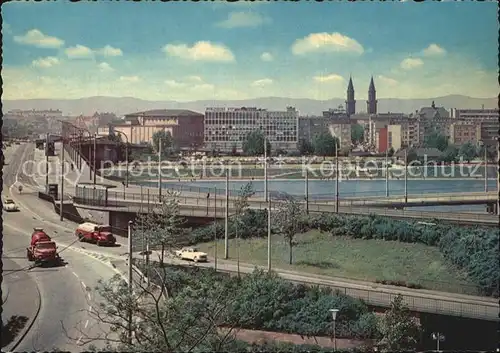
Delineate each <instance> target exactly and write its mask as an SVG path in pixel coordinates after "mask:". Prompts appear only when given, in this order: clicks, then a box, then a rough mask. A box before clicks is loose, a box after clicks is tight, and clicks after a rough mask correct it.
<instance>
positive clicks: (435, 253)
mask: <svg viewBox="0 0 500 353" xmlns="http://www.w3.org/2000/svg"><path fill="white" fill-rule="evenodd" d="M296 240H297V241H298V245H296V246H295V247H294V249H293V265H289V264H288V254H289V248H288V245H287V244H286V243H285V241H284V240H283V237H280V236H273V239H272V262H273V266H274V267H275V268H281V269H285V270H296V271H303V272H309V273H315V274H319V275H326V276H335V277H345V278H350V279H358V280H367V281H372V282H375V281H376V280H401V281H406V282H409V283H414V284H420V285H422V287H423V288H425V289H434V290H441V291H449V292H457V293H464V294H465V293H466V294H475V286H474V285H472V284H471V283H470V282H468V281H467V280H466V279H464V276H463V275H462V274H461V272H459V271H458V270H455V269H453V268H451V267H450V266H449V265H448V264H447V263H445V259H444V257H443V256H442V255H441V253H440V252H439V250H438V249H437V248H435V247H431V246H426V245H423V244H408V243H401V242H398V241H384V240H373V239H372V240H361V239H351V238H347V237H345V238H344V237H332V236H331V235H330V234H329V233H320V232H319V231H310V232H308V233H305V234H300V235H298V236H297V237H296ZM197 246H198V247H199V248H200V250H202V251H205V252H206V253H207V254H209V256H213V255H214V243H213V242H211V243H203V244H198V245H197ZM218 253H219V254H223V253H224V240H219V242H218ZM229 257H230V258H231V259H233V260H234V259H235V258H236V240H235V239H230V240H229ZM240 259H241V262H244V263H249V264H255V265H263V266H266V265H267V239H249V240H240Z"/></svg>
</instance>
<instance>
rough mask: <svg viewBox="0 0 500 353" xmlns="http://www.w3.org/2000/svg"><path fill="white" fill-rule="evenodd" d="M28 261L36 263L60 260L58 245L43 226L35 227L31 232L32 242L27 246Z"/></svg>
mask: <svg viewBox="0 0 500 353" xmlns="http://www.w3.org/2000/svg"><path fill="white" fill-rule="evenodd" d="M26 257H27V258H28V261H34V262H35V263H57V262H59V260H60V257H59V254H58V253H57V246H56V243H55V242H54V241H52V240H51V239H50V237H49V236H48V235H47V233H45V232H44V231H43V229H42V228H34V229H33V233H32V234H31V243H30V246H29V247H28V248H26Z"/></svg>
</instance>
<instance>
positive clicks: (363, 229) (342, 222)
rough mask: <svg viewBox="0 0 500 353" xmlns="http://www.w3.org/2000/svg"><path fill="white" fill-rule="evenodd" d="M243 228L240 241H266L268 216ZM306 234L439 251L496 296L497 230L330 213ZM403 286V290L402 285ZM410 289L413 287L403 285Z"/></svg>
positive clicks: (205, 234) (196, 236)
mask: <svg viewBox="0 0 500 353" xmlns="http://www.w3.org/2000/svg"><path fill="white" fill-rule="evenodd" d="M241 222H242V224H243V226H240V227H238V232H239V234H238V236H239V237H240V238H249V237H265V236H267V214H266V212H265V211H260V210H248V211H247V212H246V213H245V215H244V216H243V217H242V219H241ZM302 222H303V224H302V227H301V228H302V230H303V231H304V232H306V231H308V230H312V229H318V230H320V231H323V232H329V233H331V234H332V235H333V236H349V237H352V238H355V239H380V240H387V241H401V242H405V243H421V244H424V245H428V246H435V247H438V248H439V250H440V251H441V252H442V254H443V255H444V257H445V259H446V260H447V261H449V262H450V263H451V264H453V265H455V266H457V267H458V268H460V269H463V270H465V271H466V272H467V274H468V277H469V278H470V279H471V280H472V281H473V282H474V283H476V284H477V285H478V286H479V287H480V290H481V292H482V294H483V295H488V296H498V289H497V286H496V284H497V281H498V258H499V256H500V252H499V247H498V244H499V240H498V230H495V229H489V228H480V227H458V226H454V225H447V224H446V225H444V224H438V221H436V222H435V224H436V225H435V226H431V225H426V224H422V223H418V222H415V221H402V220H394V219H390V218H384V217H378V216H375V215H369V216H345V215H336V214H332V213H321V214H311V215H310V216H309V217H306V218H304V221H302ZM214 226H215V227H217V237H218V238H222V237H223V236H224V225H223V223H218V224H216V225H213V224H212V225H210V226H207V227H203V228H198V229H196V230H195V231H193V234H192V235H193V239H192V240H193V243H200V242H207V241H212V240H213V239H214V228H213V227H214ZM235 235H236V227H235V225H234V223H233V222H232V221H230V223H229V237H230V238H234V237H235ZM400 285H401V284H400ZM403 285H406V286H409V287H412V286H418V285H417V284H412V283H406V284H403Z"/></svg>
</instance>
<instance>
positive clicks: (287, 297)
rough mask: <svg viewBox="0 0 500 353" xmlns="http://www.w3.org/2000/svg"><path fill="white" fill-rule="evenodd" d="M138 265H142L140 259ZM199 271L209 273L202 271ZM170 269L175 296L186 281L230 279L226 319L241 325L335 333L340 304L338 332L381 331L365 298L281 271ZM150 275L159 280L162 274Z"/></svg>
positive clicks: (363, 335)
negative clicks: (334, 312)
mask: <svg viewBox="0 0 500 353" xmlns="http://www.w3.org/2000/svg"><path fill="white" fill-rule="evenodd" d="M137 265H138V266H139V268H141V267H142V268H143V263H142V262H141V261H138V262H137ZM152 272H156V271H152ZM200 272H203V274H204V275H203V276H201V275H200V274H201V273H200ZM165 273H166V275H165V280H166V282H167V283H169V284H171V285H172V286H173V287H172V288H171V294H172V295H173V296H175V295H176V294H178V293H179V292H180V291H182V290H183V288H187V287H190V288H210V287H212V286H213V283H214V282H215V281H217V282H218V283H221V282H223V283H225V284H227V286H228V287H227V288H228V298H231V299H232V301H233V302H232V304H231V310H230V313H229V314H228V318H227V319H228V322H237V323H238V327H240V328H242V329H251V330H266V331H274V332H285V333H294V334H300V335H304V336H330V335H331V334H332V318H331V313H330V312H329V309H332V308H337V309H339V310H340V311H339V314H338V317H337V325H336V334H337V336H338V337H349V338H360V339H368V338H374V337H378V330H377V318H376V316H375V314H373V313H372V312H370V310H369V309H368V306H367V305H366V304H365V303H364V302H363V301H362V300H358V299H354V298H351V297H348V296H346V295H343V294H340V293H338V292H333V291H332V290H331V289H329V288H318V287H309V286H305V285H295V284H292V283H290V282H288V281H285V280H283V279H282V278H280V277H279V276H277V275H276V274H271V275H269V274H267V273H266V272H263V271H261V270H257V269H256V270H255V271H254V272H253V273H252V274H249V275H246V276H242V277H241V278H237V277H230V276H228V275H227V274H222V273H220V272H219V273H216V272H214V271H213V270H212V269H201V268H198V267H194V268H186V267H183V266H168V267H166V271H165ZM156 276H157V274H156ZM151 279H152V281H154V282H156V283H159V281H158V277H156V278H155V277H154V276H153V277H152V278H151ZM207 297H210V296H209V295H207Z"/></svg>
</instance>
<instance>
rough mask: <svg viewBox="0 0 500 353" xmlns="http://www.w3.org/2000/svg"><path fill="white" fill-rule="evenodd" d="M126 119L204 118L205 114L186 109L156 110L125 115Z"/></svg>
mask: <svg viewBox="0 0 500 353" xmlns="http://www.w3.org/2000/svg"><path fill="white" fill-rule="evenodd" d="M125 116H126V117H138V116H144V117H158V118H177V117H182V116H203V114H200V113H197V112H193V111H192V110H186V109H154V110H147V111H144V112H137V113H130V114H125Z"/></svg>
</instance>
